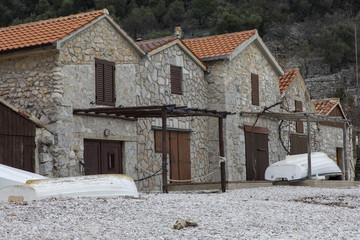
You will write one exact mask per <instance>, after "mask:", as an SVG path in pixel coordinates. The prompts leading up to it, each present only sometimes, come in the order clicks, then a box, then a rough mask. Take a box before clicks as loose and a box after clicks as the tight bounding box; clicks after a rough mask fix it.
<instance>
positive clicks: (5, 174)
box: [0, 164, 47, 188]
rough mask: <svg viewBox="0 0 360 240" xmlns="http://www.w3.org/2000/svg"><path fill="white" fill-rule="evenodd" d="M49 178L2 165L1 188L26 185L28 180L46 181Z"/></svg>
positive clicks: (0, 173)
mask: <svg viewBox="0 0 360 240" xmlns="http://www.w3.org/2000/svg"><path fill="white" fill-rule="evenodd" d="M46 178H47V177H44V176H41V175H39V174H35V173H32V172H28V171H24V170H21V169H17V168H13V167H10V166H7V165H4V164H0V188H2V187H6V186H11V185H19V184H25V183H26V181H28V180H34V179H46Z"/></svg>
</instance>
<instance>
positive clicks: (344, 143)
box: [343, 122, 349, 180]
mask: <svg viewBox="0 0 360 240" xmlns="http://www.w3.org/2000/svg"><path fill="white" fill-rule="evenodd" d="M343 148H344V150H343V159H344V162H345V180H349V167H348V161H347V153H346V122H344V123H343Z"/></svg>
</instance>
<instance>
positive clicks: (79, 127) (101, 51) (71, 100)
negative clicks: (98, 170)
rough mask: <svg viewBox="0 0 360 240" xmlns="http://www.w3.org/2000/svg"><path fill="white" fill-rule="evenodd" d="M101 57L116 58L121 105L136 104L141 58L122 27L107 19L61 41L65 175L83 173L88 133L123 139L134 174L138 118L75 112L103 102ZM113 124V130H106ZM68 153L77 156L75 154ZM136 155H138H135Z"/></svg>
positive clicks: (126, 169)
mask: <svg viewBox="0 0 360 240" xmlns="http://www.w3.org/2000/svg"><path fill="white" fill-rule="evenodd" d="M95 58H99V59H104V60H107V61H113V62H115V67H116V71H115V94H116V103H115V106H119V105H122V106H134V105H135V96H134V94H133V93H134V91H135V74H136V71H137V68H138V63H139V61H140V56H139V54H138V53H137V52H136V50H135V49H134V48H133V47H132V46H130V44H129V42H128V41H127V40H125V39H124V38H123V37H122V36H121V35H120V34H119V32H118V31H117V30H116V29H115V28H114V27H113V26H112V25H111V24H110V23H109V22H108V21H107V20H106V19H102V20H100V21H99V22H97V23H96V24H94V25H92V26H91V27H90V28H88V29H86V30H85V31H83V32H81V33H80V34H78V35H76V36H75V37H74V38H71V39H69V40H67V41H66V42H65V43H64V44H63V45H62V46H61V52H60V56H59V62H60V65H61V66H62V77H63V84H64V94H63V97H62V98H61V104H60V105H59V106H58V108H59V110H60V111H62V116H63V118H62V119H59V121H58V125H57V130H59V131H58V132H57V135H56V139H57V146H58V148H59V151H60V149H61V151H62V154H61V156H58V157H57V158H58V159H62V160H63V161H61V163H59V162H58V164H57V165H56V167H58V168H59V169H60V176H72V175H79V174H83V171H84V169H82V168H79V161H83V155H84V139H85V138H86V139H101V140H116V141H123V165H124V166H123V169H124V172H125V173H127V174H131V169H132V168H133V167H130V166H131V162H133V161H134V155H135V152H136V144H133V142H135V141H136V123H135V122H131V121H126V120H117V119H107V118H101V117H86V116H76V115H75V116H73V113H72V111H73V109H75V108H91V107H101V105H95V104H94V103H95V102H96V101H95ZM105 129H109V130H110V132H111V135H110V136H104V134H103V133H104V130H105ZM67 156H75V157H74V159H69V158H67ZM135 157H136V155H135Z"/></svg>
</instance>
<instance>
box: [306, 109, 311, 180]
mask: <svg viewBox="0 0 360 240" xmlns="http://www.w3.org/2000/svg"><path fill="white" fill-rule="evenodd" d="M306 127H307V147H308V176H307V178H308V179H311V144H310V141H311V138H310V121H309V117H308V116H307V117H306Z"/></svg>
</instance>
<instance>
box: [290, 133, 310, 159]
mask: <svg viewBox="0 0 360 240" xmlns="http://www.w3.org/2000/svg"><path fill="white" fill-rule="evenodd" d="M307 152H308V147H307V136H306V135H299V134H291V135H290V155H295V154H302V153H307Z"/></svg>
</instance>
